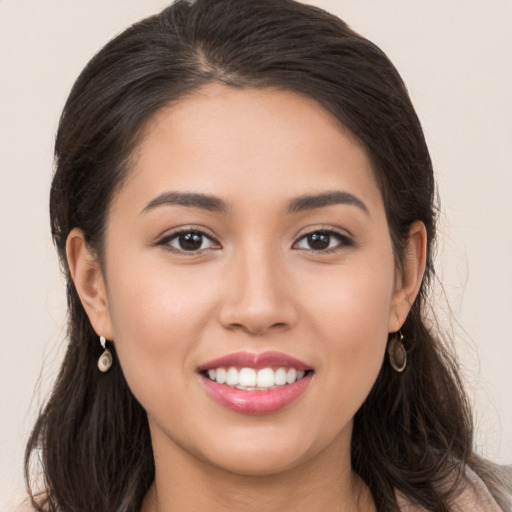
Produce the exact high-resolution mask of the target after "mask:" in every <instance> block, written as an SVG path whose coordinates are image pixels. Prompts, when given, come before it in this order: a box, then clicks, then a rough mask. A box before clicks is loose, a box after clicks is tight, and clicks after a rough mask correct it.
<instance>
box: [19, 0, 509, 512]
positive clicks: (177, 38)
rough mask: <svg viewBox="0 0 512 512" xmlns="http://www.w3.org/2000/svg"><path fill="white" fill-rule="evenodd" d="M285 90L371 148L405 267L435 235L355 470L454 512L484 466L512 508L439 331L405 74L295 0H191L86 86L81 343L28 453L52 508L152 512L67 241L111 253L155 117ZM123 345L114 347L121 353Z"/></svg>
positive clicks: (145, 453) (144, 437) (69, 209)
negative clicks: (119, 209)
mask: <svg viewBox="0 0 512 512" xmlns="http://www.w3.org/2000/svg"><path fill="white" fill-rule="evenodd" d="M214 81H218V82H222V83H224V84H227V85H229V86H233V87H241V88H244V87H253V88H254V87H255V88H262V87H273V88H279V89H283V90H291V91H295V92H298V93H300V94H303V95H306V96H308V97H311V98H313V99H315V100H316V101H317V102H318V103H319V104H320V105H322V106H323V107H324V108H325V109H326V110H328V111H329V112H331V113H332V114H333V115H334V116H336V117H337V118H338V119H339V120H340V121H341V123H342V124H343V125H344V126H345V127H347V128H348V129H349V130H350V132H352V134H353V135H354V136H355V137H356V138H357V139H359V140H360V141H361V143H362V144H363V145H364V146H365V148H366V151H367V153H368V155H369V157H370V158H371V160H372V163H373V170H374V173H375V177H376V179H377V182H378V184H379V186H380V188H381V191H382V195H383V198H384V204H385V208H386V212H387V219H388V223H389V229H390V234H391V238H392V241H393V245H394V251H395V255H396V259H397V265H400V261H401V255H402V254H403V245H404V243H405V241H406V240H407V234H408V231H409V227H410V226H411V223H412V222H414V221H416V220H420V221H422V222H423V223H424V224H425V226H426V229H427V233H428V240H429V246H428V261H427V270H426V274H425V277H424V280H423V283H422V287H421V291H420V294H419V296H418V298H417V300H416V301H415V303H414V304H413V306H412V309H411V312H410V314H409V316H408V318H407V320H406V322H405V324H404V326H403V329H402V332H403V335H404V337H405V344H406V349H407V357H408V361H409V362H408V366H407V368H406V370H405V371H404V372H403V373H402V374H398V373H396V372H394V371H393V370H392V369H391V368H390V366H389V363H388V362H387V361H385V362H384V364H383V366H382V369H381V371H380V374H379V376H378V379H377V382H376V383H375V385H374V387H373V389H372V391H371V393H370V395H369V396H368V398H367V399H366V401H365V403H364V404H363V406H362V407H361V409H360V410H359V411H358V412H357V414H356V417H355V422H354V431H353V440H352V465H353V468H354V470H355V471H356V472H357V473H358V474H359V475H360V476H361V477H362V478H363V480H364V481H365V482H366V484H367V485H368V486H369V488H370V490H371V492H372V494H373V497H374V500H375V502H376V504H377V507H378V509H379V510H380V511H388V510H389V511H394V510H398V506H397V503H396V498H395V490H399V491H401V492H402V493H404V494H405V495H406V496H408V497H409V499H410V500H412V501H413V502H416V503H418V504H420V505H422V506H424V507H426V508H427V509H428V510H433V511H439V512H442V511H448V510H449V508H450V502H451V500H452V499H453V498H454V496H455V495H456V493H457V486H456V485H448V486H447V485H446V482H452V483H454V484H455V483H456V482H457V480H458V478H457V476H458V475H463V473H464V468H465V467H466V465H467V466H469V467H471V468H473V470H475V471H476V472H477V473H478V474H479V475H480V476H481V478H483V479H484V481H485V482H486V483H487V485H488V486H489V488H490V490H491V492H492V493H493V494H494V495H495V497H496V498H497V499H498V500H501V504H502V506H503V507H504V509H506V510H510V508H505V507H507V506H508V505H507V504H506V502H505V499H504V498H503V497H502V495H501V494H500V490H499V483H498V478H497V476H496V475H494V474H491V472H490V468H491V466H490V465H489V464H488V463H486V462H484V461H482V460H481V459H479V458H478V457H477V456H476V455H475V454H474V452H473V447H472V442H473V441H472V420H471V414H470V410H469V407H468V403H467V400H466V398H465V396H464V393H463V387H462V383H461V380H460V378H459V375H458V372H457V365H456V363H455V361H454V359H453V358H452V356H451V355H450V353H449V351H448V350H447V349H446V348H445V346H444V345H443V344H442V343H441V342H440V340H439V339H438V336H436V335H435V333H434V332H432V330H431V329H429V328H428V327H427V325H426V318H425V308H426V305H427V302H426V299H427V295H428V291H429V288H430V285H431V281H432V278H433V268H432V248H433V243H434V240H435V217H436V199H435V186H434V179H433V171H432V165H431V161H430V157H429V153H428V149H427V146H426V144H425V140H424V136H423V133H422V129H421V126H420V123H419V121H418V118H417V116H416V113H415V111H414V109H413V106H412V104H411V102H410V100H409V96H408V94H407V91H406V88H405V86H404V84H403V83H402V80H401V78H400V76H399V74H398V73H397V71H396V69H395V68H394V66H393V65H392V63H391V62H390V61H389V59H388V58H387V57H386V56H385V55H384V54H383V52H382V51H381V50H380V49H379V48H377V47H376V46H375V45H374V44H372V43H371V42H369V41H368V40H366V39H365V38H363V37H361V36H360V35H358V34H356V33H355V32H354V31H352V30H351V29H350V28H349V27H348V26H347V25H346V24H345V23H344V22H343V21H341V20H340V19H338V18H336V17H335V16H332V15H330V14H328V13H326V12H325V11H322V10H320V9H318V8H315V7H311V6H306V5H302V4H299V3H296V2H294V1H292V0H198V1H197V2H195V3H191V2H188V1H184V0H180V1H178V2H176V3H175V4H173V5H171V6H170V7H168V8H167V9H165V10H164V11H162V12H161V13H160V14H158V15H156V16H152V17H150V18H147V19H145V20H143V21H141V22H139V23H137V24H135V25H133V26H132V27H130V28H128V29H127V30H126V31H125V32H123V33H122V34H120V35H119V36H117V37H116V38H115V39H113V40H112V41H111V42H110V43H108V44H107V45H106V46H105V47H104V48H103V49H102V50H101V51H100V52H99V53H98V54H97V55H96V56H95V57H94V58H93V59H92V60H91V61H90V63H89V64H88V65H87V67H86V68H85V69H84V70H83V72H82V73H81V75H80V76H79V78H78V80H77V81H76V83H75V85H74V87H73V89H72V91H71V94H70V96H69V98H68V100H67V103H66V105H65V107H64V111H63V114H62V117H61V121H60V125H59V130H58V134H57V140H56V148H55V157H56V170H55V175H54V179H53V184H52V189H51V196H50V213H51V226H52V234H53V237H54V241H55V243H56V246H57V249H58V252H59V256H60V260H61V265H62V268H63V271H64V273H65V276H66V279H67V283H68V289H67V294H68V306H69V328H68V337H69V343H68V347H67V352H66V355H65V358H64V361H63V363H62V367H61V370H60V374H59V376H58V379H57V382H56V384H55V387H54V390H53V393H52V395H51V397H50V398H49V400H48V402H47V404H46V406H45V408H44V410H43V411H42V412H41V414H40V416H39V418H38V420H37V423H36V425H35V427H34V430H33V433H32V435H31V437H30V440H29V442H28V446H27V452H26V465H25V472H26V479H27V483H28V485H29V486H30V485H31V483H30V480H31V470H32V467H31V466H32V462H33V460H34V457H33V455H34V452H38V451H39V450H40V463H41V465H42V470H43V479H44V482H43V489H42V492H41V493H40V494H35V493H34V495H32V503H33V506H34V508H35V509H36V510H38V511H52V512H53V511H55V512H56V511H64V512H79V511H80V512H85V511H87V512H89V511H91V510H94V511H95V512H101V511H104V512H113V511H116V512H128V511H134V512H135V511H138V510H139V509H140V505H141V502H142V499H143V497H144V495H145V493H146V491H147V489H148V487H149V485H150V484H151V482H152V480H153V478H154V464H153V454H152V450H151V443H150V436H149V429H148V425H147V418H146V414H145V411H144V410H143V408H142V407H141V406H140V404H139V403H138V402H137V401H136V400H135V398H134V397H133V395H132V394H131V392H130V390H129V388H128V386H127V383H126V381H125V379H124V376H123V372H122V368H121V367H120V366H119V365H118V364H116V363H115V364H114V366H113V367H112V369H111V370H110V372H108V373H106V374H103V373H100V372H99V371H98V370H97V368H96V362H97V360H98V357H99V355H100V353H101V348H100V345H99V343H98V339H97V335H96V333H95V332H94V330H93V329H92V327H91V324H90V322H89V320H88V318H87V315H86V313H85V311H84V309H83V307H82V305H81V303H80V300H79V298H78V295H77V293H76V290H75V288H74V285H73V283H72V280H71V278H70V274H69V269H68V266H67V261H66V255H65V243H66V238H67V236H68V234H69V232H70V231H71V230H72V229H73V228H80V229H81V230H82V231H83V232H84V234H85V237H86V241H87V243H88V244H89V246H90V247H91V248H92V249H93V250H95V251H96V252H97V254H98V255H99V257H100V259H101V254H102V247H103V235H104V227H105V223H106V217H107V214H108V208H109V205H110V203H111V200H112V197H113V195H114V194H115V193H116V191H117V190H119V188H120V187H121V186H122V182H123V179H124V178H125V177H126V175H127V174H128V173H129V170H130V157H131V155H132V153H133V150H134V148H135V146H136V144H137V142H138V140H139V136H140V134H141V132H142V130H143V128H144V126H145V124H146V123H147V121H148V120H149V119H150V118H151V117H152V116H153V115H154V114H155V113H156V112H157V111H159V109H161V108H163V107H164V106H166V105H168V104H169V103H170V102H173V101H177V100H179V99H180V98H183V97H184V96H185V95H186V94H189V93H191V92H193V91H194V90H196V89H197V88H198V87H200V86H202V85H204V84H206V83H209V82H214ZM110 349H111V350H112V351H113V352H115V347H114V346H111V347H110Z"/></svg>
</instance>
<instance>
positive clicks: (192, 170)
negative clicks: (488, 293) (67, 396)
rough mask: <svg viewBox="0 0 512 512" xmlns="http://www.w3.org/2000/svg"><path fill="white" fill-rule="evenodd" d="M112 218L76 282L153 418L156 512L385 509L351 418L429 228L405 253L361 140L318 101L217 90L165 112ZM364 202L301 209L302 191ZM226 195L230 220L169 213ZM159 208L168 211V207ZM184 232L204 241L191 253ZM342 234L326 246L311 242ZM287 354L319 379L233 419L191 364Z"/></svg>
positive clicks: (75, 241)
mask: <svg viewBox="0 0 512 512" xmlns="http://www.w3.org/2000/svg"><path fill="white" fill-rule="evenodd" d="M134 156H135V159H134V161H135V164H134V168H133V170H132V171H131V175H130V177H129V179H128V180H127V181H126V182H125V183H124V185H123V187H122V188H121V190H120V191H119V193H118V194H117V195H116V196H115V199H114V202H113V204H112V205H111V208H110V213H109V216H108V222H107V230H106V245H105V249H104V264H103V266H101V265H100V264H99V263H98V259H97V258H96V255H95V254H94V253H93V252H92V251H90V250H89V249H88V247H87V246H86V244H85V242H84V237H83V234H82V233H81V232H80V231H79V230H74V231H73V232H72V233H71V234H70V236H69V238H68V245H67V251H68V260H69V263H70V268H71V272H72V275H73V279H74V282H75V285H76V287H77V290H78V292H79V294H80V297H81V299H82V302H83V305H84V307H85V309H86V311H87V313H88V315H89V318H90V320H91V323H92V325H93V327H94V328H95V330H96V332H97V333H98V335H103V336H105V337H106V338H107V339H110V340H113V342H114V343H115V346H116V350H117V353H118V357H119V360H120V364H121V366H122V368H123V371H124V373H125V375H126V379H127V381H128V383H129V386H130V388H131V390H132V391H133V393H134V394H135V396H136V397H137V399H138V400H139V401H140V403H141V404H142V406H143V407H144V408H145V410H146V411H147V414H148V419H149V424H150V430H151V436H152V443H153V450H154V454H155V466H156V479H155V482H154V484H153V486H152V487H151V489H150V491H149V493H148V495H147V496H146V500H145V502H144V505H143V510H144V511H156V510H158V511H160V512H162V511H174V510H179V511H193V510H209V511H213V512H214V511H228V510H237V511H260V510H266V511H274V510H275V511H279V512H282V511H283V510H308V511H315V510H318V511H320V510H321V511H323V512H329V511H335V510H345V511H352V510H374V505H373V502H372V499H371V496H370V494H369V492H368V490H367V489H366V488H365V486H364V485H363V484H362V482H361V481H360V480H359V479H358V477H357V476H356V475H355V474H354V473H353V472H352V470H351V466H350V439H351V433H352V422H353V416H354V414H355V413H356V411H357V410H358V409H359V407H360V406H361V404H362V403H363V401H364V400H365V398H366V396H367V395H368V393H369V391H370V389H371V387H372V385H373V383H374V382H375V379H376V377H377V375H378V372H379V370H380V367H381V365H382V362H383V359H384V354H385V348H386V344H387V340H388V333H393V332H395V331H397V330H398V329H399V328H400V326H401V325H402V323H403V322H404V320H405V318H406V316H407V314H408V312H409V309H410V305H411V304H412V302H413V301H414V298H415V296H416V294H417V292H418V289H419V285H420V283H421V278H422V275H423V271H424V266H425V247H426V234H425V229H424V226H423V224H421V223H420V222H417V223H414V224H413V225H412V227H411V230H410V238H409V245H408V248H407V253H406V257H405V258H404V260H405V266H404V268H401V269H397V268H395V258H394V254H393V249H392V245H391V239H390V235H389V231H388V225H387V221H386V215H385V209H384V205H383V201H382V196H381V193H380V191H379V188H378V186H377V184H376V181H375V178H374V175H373V172H372V170H371V167H370V162H369V159H368V157H367V155H366V153H365V151H364V148H363V147H362V146H361V145H360V144H358V142H357V141H356V140H355V139H354V137H353V136H351V135H350V134H349V133H348V132H347V131H346V130H345V129H344V128H343V127H342V126H340V124H339V123H338V122H337V121H336V120H335V119H334V118H333V117H332V116H330V115H329V114H328V113H327V112H326V111H325V110H323V109H322V108H321V107H320V106H319V105H318V104H317V103H316V102H315V101H313V100H311V99H309V98H304V97H302V96H299V95H297V94H295V93H292V92H286V91H276V90H271V89H264V90H251V89H234V88H230V87H228V86H224V85H219V84H211V85H208V86H206V87H204V88H202V89H200V90H199V91H196V92H195V93H193V94H191V95H190V96H188V97H187V98H185V99H183V100H181V101H180V102H178V103H176V104H173V105H172V106H169V107H168V108H166V109H164V110H162V111H160V112H159V113H157V115H156V116H155V117H154V118H153V119H152V121H151V122H150V123H149V125H148V126H147V127H146V130H145V133H144V136H143V138H142V140H141V142H140V144H139V145H138V147H137V150H136V154H135V155H134ZM333 191H343V192H348V193H349V194H351V195H352V196H354V197H356V198H357V199H358V200H359V201H360V202H361V203H362V204H363V205H364V207H362V206H361V205H358V204H354V203H348V204H346V203H341V204H327V205H318V204H317V205H316V207H314V208H308V209H304V210H302V211H294V212H290V211H289V208H288V207H289V204H290V201H293V200H294V199H296V198H300V197H303V196H304V195H311V194H322V193H326V192H333ZM167 192H172V193H175V192H180V193H196V194H197V193H201V194H208V195H212V196H215V197H216V198H219V199H220V200H222V201H223V202H224V203H225V204H226V205H227V209H226V211H208V210H206V209H203V208H199V207H192V206H184V205H178V204H170V203H165V202H164V203H162V204H158V205H153V206H152V207H149V208H148V204H150V203H151V202H152V201H153V202H154V200H155V198H159V197H161V194H162V193H167ZM157 202H158V201H157ZM176 228H184V229H188V230H189V231H190V230H191V229H195V230H201V231H204V232H205V233H206V235H207V236H208V237H204V238H203V239H202V248H201V249H199V250H196V251H189V252H186V251H183V250H180V249H179V247H180V246H179V238H176V236H174V238H172V235H173V234H174V231H175V230H176ZM321 230H324V231H325V230H333V231H334V232H335V233H336V234H331V236H330V242H329V249H327V250H318V249H314V248H312V247H311V245H310V244H308V239H307V237H306V236H305V235H307V234H308V233H311V232H315V231H316V232H318V231H321ZM241 350H245V351H249V352H253V353H260V352H264V351H269V350H272V351H279V352H284V353H286V354H289V355H291V356H293V357H295V358H298V359H300V360H302V361H305V362H306V363H307V364H308V365H310V366H311V367H312V368H313V369H314V375H313V379H312V381H311V383H310V385H309V386H308V388H307V390H306V391H305V392H304V393H303V394H302V395H301V396H300V397H299V398H298V399H296V400H295V401H294V402H293V403H292V404H290V405H289V406H288V407H286V408H285V409H283V410H281V411H278V412H277V413H272V414H266V415H261V416H252V415H245V414H240V413H236V412H233V411H230V410H228V409H226V408H224V407H222V406H220V405H219V404H218V403H216V402H215V401H213V400H212V399H211V398H210V397H209V396H208V395H207V394H206V392H205V390H204V388H203V386H202V385H201V383H200V378H199V376H198V373H197V368H198V367H199V366H200V365H201V364H204V363H205V362H207V361H210V360H212V359H215V358H217V357H220V356H224V355H226V354H230V353H232V352H236V351H241Z"/></svg>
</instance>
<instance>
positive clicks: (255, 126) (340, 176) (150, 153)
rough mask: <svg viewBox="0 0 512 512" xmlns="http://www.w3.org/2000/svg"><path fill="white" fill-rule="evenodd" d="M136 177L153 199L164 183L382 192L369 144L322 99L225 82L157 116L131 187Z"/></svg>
mask: <svg viewBox="0 0 512 512" xmlns="http://www.w3.org/2000/svg"><path fill="white" fill-rule="evenodd" d="M130 182H131V183H132V185H133V189H134V190H136V192H137V194H138V195H139V196H141V195H145V196H146V197H147V198H150V197H151V196H155V195H157V194H158V193H161V192H162V188H169V189H172V190H178V191H187V192H188V191H199V192H207V193H209V192H212V191H214V192H215V193H218V194H220V195H223V196H236V195H237V193H242V192H243V191H246V192H250V194H251V197H260V198H261V197H264V196H272V194H273V193H274V192H277V191H280V192H285V193H286V194H287V195H289V196H297V195H301V194H304V193H305V192H308V193H314V192H323V191H325V190H330V189H339V188H340V187H345V188H347V187H348V188H354V187H355V188H357V189H358V190H359V192H360V193H364V194H366V193H370V194H371V195H375V191H376V182H375V179H374V175H373V171H372V169H371V165H370V161H369V159H368V157H367V155H366V152H365V149H364V147H363V146H362V144H361V143H359V141H358V140H357V139H356V138H355V137H354V136H353V135H352V134H351V133H350V132H348V130H347V129H346V128H345V127H343V125H341V123H340V122H339V121H338V120H337V119H336V118H335V117H334V116H333V115H332V114H330V113H329V112H327V111H326V110H325V109H324V108H323V107H322V106H321V105H320V104H319V103H317V102H316V101H315V100H313V99H311V98H308V97H305V96H302V95H299V94H297V93H294V92H291V91H283V90H276V89H270V88H266V89H239V88H233V87H229V86H225V85H220V84H210V85H208V86H205V87H203V88H201V89H198V90H196V91H194V92H193V93H192V94H190V95H188V96H186V97H185V98H183V99H181V100H180V101H177V102H174V103H172V104H170V105H169V106H167V107H165V108H163V109H162V110H160V111H159V112H157V114H156V115H154V116H153V118H152V119H151V120H150V121H149V123H148V124H147V125H146V127H145V130H144V132H143V136H142V137H141V140H140V143H139V145H138V146H137V148H136V151H135V158H134V166H133V170H132V173H131V176H130V179H129V180H128V183H127V185H128V188H130V186H129V184H130ZM378 196H379V197H380V193H379V194H378ZM133 199H135V198H133ZM228 199H229V197H228Z"/></svg>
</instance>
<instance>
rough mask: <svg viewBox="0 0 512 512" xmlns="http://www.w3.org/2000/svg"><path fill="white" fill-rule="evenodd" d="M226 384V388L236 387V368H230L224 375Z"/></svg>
mask: <svg viewBox="0 0 512 512" xmlns="http://www.w3.org/2000/svg"><path fill="white" fill-rule="evenodd" d="M226 384H227V385H228V386H238V371H237V369H236V368H230V369H229V370H228V373H227V375H226Z"/></svg>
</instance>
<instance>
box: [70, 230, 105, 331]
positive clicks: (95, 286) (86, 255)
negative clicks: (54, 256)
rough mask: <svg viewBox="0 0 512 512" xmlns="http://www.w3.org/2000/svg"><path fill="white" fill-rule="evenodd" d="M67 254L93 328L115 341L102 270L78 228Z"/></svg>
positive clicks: (73, 233)
mask: <svg viewBox="0 0 512 512" xmlns="http://www.w3.org/2000/svg"><path fill="white" fill-rule="evenodd" d="M66 256H67V260H68V266H69V271H70V273H71V278H72V279H73V283H74V284H75V288H76V291H77V293H78V295H79V297H80V300H81V302H82V305H83V307H84V309H85V312H86V313H87V316H88V317H89V320H90V322H91V325H92V327H93V329H94V330H95V331H96V334H97V335H98V336H104V337H105V338H107V339H109V340H112V339H113V338H114V333H113V328H112V322H111V318H110V310H109V307H108V297H107V288H106V286H105V280H104V277H103V272H102V270H101V266H100V264H99V261H98V258H97V256H96V254H95V253H93V252H92V251H91V250H90V248H89V247H88V246H87V243H86V241H85V237H84V234H83V232H82V231H81V230H80V229H78V228H75V229H73V230H72V231H71V232H70V233H69V235H68V238H67V240H66Z"/></svg>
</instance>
